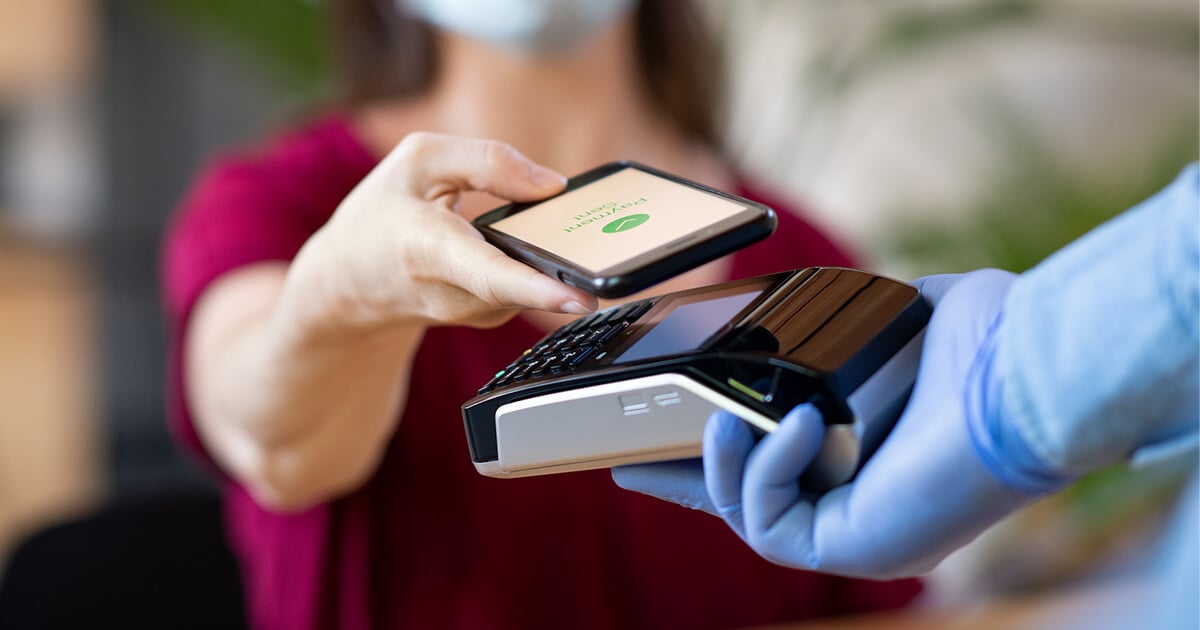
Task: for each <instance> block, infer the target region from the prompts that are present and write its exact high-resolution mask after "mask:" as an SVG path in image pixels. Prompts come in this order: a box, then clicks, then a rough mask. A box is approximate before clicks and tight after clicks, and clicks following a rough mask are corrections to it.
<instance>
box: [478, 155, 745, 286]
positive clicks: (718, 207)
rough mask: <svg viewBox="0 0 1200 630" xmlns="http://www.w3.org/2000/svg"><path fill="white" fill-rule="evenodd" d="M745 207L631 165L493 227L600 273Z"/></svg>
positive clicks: (505, 219) (509, 217)
mask: <svg viewBox="0 0 1200 630" xmlns="http://www.w3.org/2000/svg"><path fill="white" fill-rule="evenodd" d="M745 210H746V206H745V205H742V204H739V203H737V202H735V201H731V200H729V199H725V198H722V197H718V196H716V195H713V194H710V193H708V192H705V191H703V190H698V189H695V188H690V187H688V186H684V185H682V184H679V183H676V182H673V181H671V180H669V179H666V178H663V177H659V176H657V175H654V174H652V173H647V172H645V171H642V170H639V169H636V168H632V167H626V168H624V169H621V170H619V171H616V172H615V173H613V174H611V175H609V176H608V177H605V178H603V179H600V180H598V181H595V182H592V183H590V184H587V185H585V186H582V187H580V188H577V189H575V190H572V191H570V192H567V193H564V194H562V195H559V196H557V197H554V198H553V199H549V200H547V201H545V202H543V203H540V204H537V205H534V206H531V207H529V208H527V209H526V210H524V211H522V212H518V213H516V214H513V215H511V216H508V217H505V218H503V219H500V220H499V221H496V222H495V223H493V224H491V227H492V229H494V230H497V231H499V232H503V233H505V234H508V235H510V236H512V237H514V238H517V239H520V240H522V241H525V242H527V243H530V244H533V245H536V246H538V247H540V248H542V249H544V250H546V251H548V252H550V253H552V254H555V255H557V256H560V257H562V258H564V259H566V260H569V261H571V262H573V263H575V264H576V265H578V266H579V267H581V268H583V269H586V270H588V271H590V272H592V273H594V274H600V273H602V272H604V271H605V270H606V269H610V268H612V267H614V266H616V265H619V264H621V263H623V262H625V261H627V260H630V259H633V258H636V257H638V256H642V255H644V254H647V253H650V252H653V251H654V250H656V249H659V248H662V247H664V246H666V245H667V244H669V243H672V242H675V241H677V240H679V239H682V238H684V237H686V236H688V235H689V234H692V233H693V232H697V231H699V230H702V229H704V228H707V227H709V226H711V225H713V224H716V223H719V222H721V221H723V220H725V219H728V218H730V217H732V216H734V215H736V214H738V213H740V212H743V211H745Z"/></svg>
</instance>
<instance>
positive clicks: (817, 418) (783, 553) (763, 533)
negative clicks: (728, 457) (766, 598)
mask: <svg viewBox="0 0 1200 630" xmlns="http://www.w3.org/2000/svg"><path fill="white" fill-rule="evenodd" d="M824 436H825V424H824V421H823V420H822V418H821V413H820V412H819V411H817V409H816V407H814V406H812V405H809V404H805V405H800V406H798V407H796V408H795V409H793V410H792V411H791V412H790V413H789V414H788V415H787V416H786V417H784V419H783V421H782V422H781V423H780V424H779V428H778V429H776V430H775V432H774V433H772V434H770V435H768V436H767V437H765V438H763V440H762V441H761V442H760V443H759V444H758V446H757V447H756V448H755V449H754V451H753V452H752V453H751V454H750V457H749V460H748V461H747V462H746V471H745V479H744V481H743V483H742V486H743V493H742V504H743V510H744V513H745V519H746V531H747V532H748V535H749V537H750V541H751V545H752V546H754V548H755V549H756V550H758V551H759V553H762V554H763V555H765V556H767V557H769V558H772V559H776V558H785V559H786V561H787V562H788V563H789V564H794V563H796V562H797V561H798V560H801V559H799V558H796V557H794V556H795V554H794V550H803V551H806V552H807V551H809V550H811V549H812V540H811V537H812V528H811V526H810V525H811V522H812V517H813V508H812V503H811V501H810V498H809V497H808V496H806V495H804V494H803V493H802V492H801V490H800V484H799V482H798V479H799V477H800V475H801V474H802V473H803V472H804V471H805V469H807V468H808V467H809V465H810V464H812V461H813V460H814V459H815V458H816V456H817V452H818V451H820V449H821V443H822V441H823V439H824ZM785 516H787V518H784V517H785ZM802 556H805V557H803V559H802V561H803V562H808V559H807V557H806V554H802ZM806 566H807V565H806Z"/></svg>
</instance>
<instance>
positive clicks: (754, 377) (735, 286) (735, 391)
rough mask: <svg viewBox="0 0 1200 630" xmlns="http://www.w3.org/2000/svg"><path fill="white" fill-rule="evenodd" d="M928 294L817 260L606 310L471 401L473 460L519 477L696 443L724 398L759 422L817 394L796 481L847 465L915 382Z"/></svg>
mask: <svg viewBox="0 0 1200 630" xmlns="http://www.w3.org/2000/svg"><path fill="white" fill-rule="evenodd" d="M929 315H930V309H929V306H928V305H927V304H926V302H925V301H924V299H923V298H922V297H921V295H920V293H919V292H918V291H917V289H916V288H915V287H913V286H911V285H908V284H905V283H902V282H897V281H895V280H891V279H888V278H884V277H881V276H877V275H874V274H871V273H867V272H864V271H858V270H854V269H838V268H825V267H814V268H807V269H798V270H795V271H788V272H783V273H777V274H773V275H768V276H761V277H758V278H751V279H747V280H739V281H734V282H727V283H723V284H717V285H713V286H709V287H704V288H699V289H691V290H687V291H679V292H675V293H669V294H666V295H662V296H658V297H654V298H649V299H645V300H639V301H635V302H630V303H627V304H623V305H620V306H616V307H612V308H609V309H606V310H603V311H598V312H596V313H593V314H591V315H588V316H586V317H583V318H580V319H578V320H576V321H574V322H572V323H570V324H567V325H565V326H563V327H561V328H559V329H558V330H556V331H554V332H553V333H551V334H549V335H547V336H546V337H545V338H543V339H542V340H541V341H539V342H538V343H537V344H535V345H534V346H533V347H532V348H530V349H528V350H526V351H525V353H524V354H522V355H521V356H520V357H517V358H516V359H515V360H514V361H513V362H512V363H510V364H509V365H508V366H505V367H504V368H503V369H501V370H500V371H499V372H497V373H496V377H495V378H494V379H493V380H492V381H491V382H489V383H487V384H486V385H484V386H483V387H482V388H481V389H480V390H479V393H478V395H477V396H476V397H475V398H473V399H471V400H469V401H467V402H466V403H465V404H464V405H463V407H462V409H463V419H464V421H465V423H466V430H467V440H468V443H469V446H470V451H471V458H472V460H473V461H474V464H475V468H476V470H478V471H479V472H480V473H481V474H484V475H488V476H493V477H524V476H531V475H544V474H550V473H559V472H567V471H576V470H587V469H593V468H607V467H611V466H616V465H620V464H633V463H643V462H653V461H663V460H671V459H682V458H689V457H697V456H699V455H700V445H701V440H702V436H703V433H704V424H705V422H706V421H707V419H708V416H709V415H710V414H711V413H712V412H713V411H714V410H718V409H724V410H727V411H729V412H731V413H733V414H734V415H737V416H739V417H740V418H742V419H743V420H745V421H746V422H748V423H750V424H751V425H753V426H754V427H755V428H757V429H758V430H760V431H762V432H770V431H773V430H774V429H775V427H776V426H777V424H778V422H779V420H780V419H782V418H783V416H784V415H786V414H787V413H788V412H789V411H790V410H791V409H792V408H793V407H795V406H796V405H798V404H801V403H804V402H812V403H814V404H815V405H816V406H817V407H818V408H819V409H820V410H821V411H822V414H823V416H824V418H825V422H826V425H827V428H826V433H825V440H824V443H823V444H822V448H821V451H820V452H819V454H818V455H817V458H816V460H815V461H814V463H813V465H812V466H811V467H810V469H809V471H808V472H806V473H805V475H804V477H803V478H802V479H801V482H802V483H803V484H804V485H805V487H806V488H809V489H811V490H824V489H828V488H830V487H833V486H836V485H838V484H841V483H844V482H846V481H848V480H850V479H851V478H852V477H853V476H854V474H855V473H856V472H857V470H858V468H859V467H860V466H861V464H862V463H863V462H864V461H865V460H866V458H867V457H869V456H870V454H871V453H872V452H873V451H874V449H875V448H876V447H877V446H878V445H879V443H880V442H881V441H882V439H883V438H884V437H885V436H886V435H887V433H888V431H890V429H891V426H892V424H893V423H894V422H895V419H896V417H897V416H898V415H899V413H900V410H901V409H902V408H903V406H904V403H905V401H906V400H907V398H908V394H909V392H910V391H911V389H912V384H913V380H914V378H915V375H916V366H917V362H918V359H919V355H920V349H921V340H922V338H923V333H924V328H925V324H926V322H927V321H928V319H929Z"/></svg>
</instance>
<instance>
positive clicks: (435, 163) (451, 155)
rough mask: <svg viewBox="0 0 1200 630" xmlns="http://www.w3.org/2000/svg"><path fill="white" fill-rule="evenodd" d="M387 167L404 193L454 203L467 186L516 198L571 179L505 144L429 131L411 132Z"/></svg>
mask: <svg viewBox="0 0 1200 630" xmlns="http://www.w3.org/2000/svg"><path fill="white" fill-rule="evenodd" d="M382 166H383V168H382V169H380V170H381V171H382V173H384V176H385V177H388V179H389V180H390V182H391V183H392V184H393V185H397V186H399V187H400V188H401V189H402V190H404V191H405V192H407V193H409V194H412V195H414V196H417V197H420V198H422V199H426V200H429V201H433V200H436V199H448V200H449V201H450V202H451V203H452V202H453V201H454V200H455V199H457V194H458V193H459V192H461V191H465V190H479V191H484V192H489V193H492V194H494V195H496V196H497V197H502V198H504V199H513V200H517V201H531V200H535V199H543V198H545V197H548V196H550V195H552V194H554V193H557V192H560V191H561V190H562V189H563V188H564V187H565V186H566V182H567V180H566V178H565V177H563V176H562V175H560V174H558V173H557V172H555V171H553V170H551V169H548V168H546V167H544V166H541V165H539V164H537V163H535V162H533V161H532V160H530V159H529V158H527V157H525V156H524V155H523V154H522V153H521V152H520V151H517V150H516V149H514V148H513V147H512V146H510V145H508V144H506V143H503V142H500V141H497V140H482V139H476V138H461V137H457V136H449V135H443V134H436V133H428V132H417V133H412V134H409V135H408V136H406V137H405V138H404V140H402V141H401V142H400V144H398V145H396V148H395V149H393V150H392V152H391V153H390V154H388V156H387V157H386V158H385V159H384V164H383V165H382Z"/></svg>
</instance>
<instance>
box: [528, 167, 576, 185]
mask: <svg viewBox="0 0 1200 630" xmlns="http://www.w3.org/2000/svg"><path fill="white" fill-rule="evenodd" d="M529 181H531V182H533V183H534V184H536V185H537V186H538V187H540V188H562V187H563V186H565V185H566V183H567V178H565V177H563V176H562V175H559V174H558V173H556V172H554V171H552V170H550V169H548V168H546V167H544V166H534V167H533V168H532V169H530V172H529Z"/></svg>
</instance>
